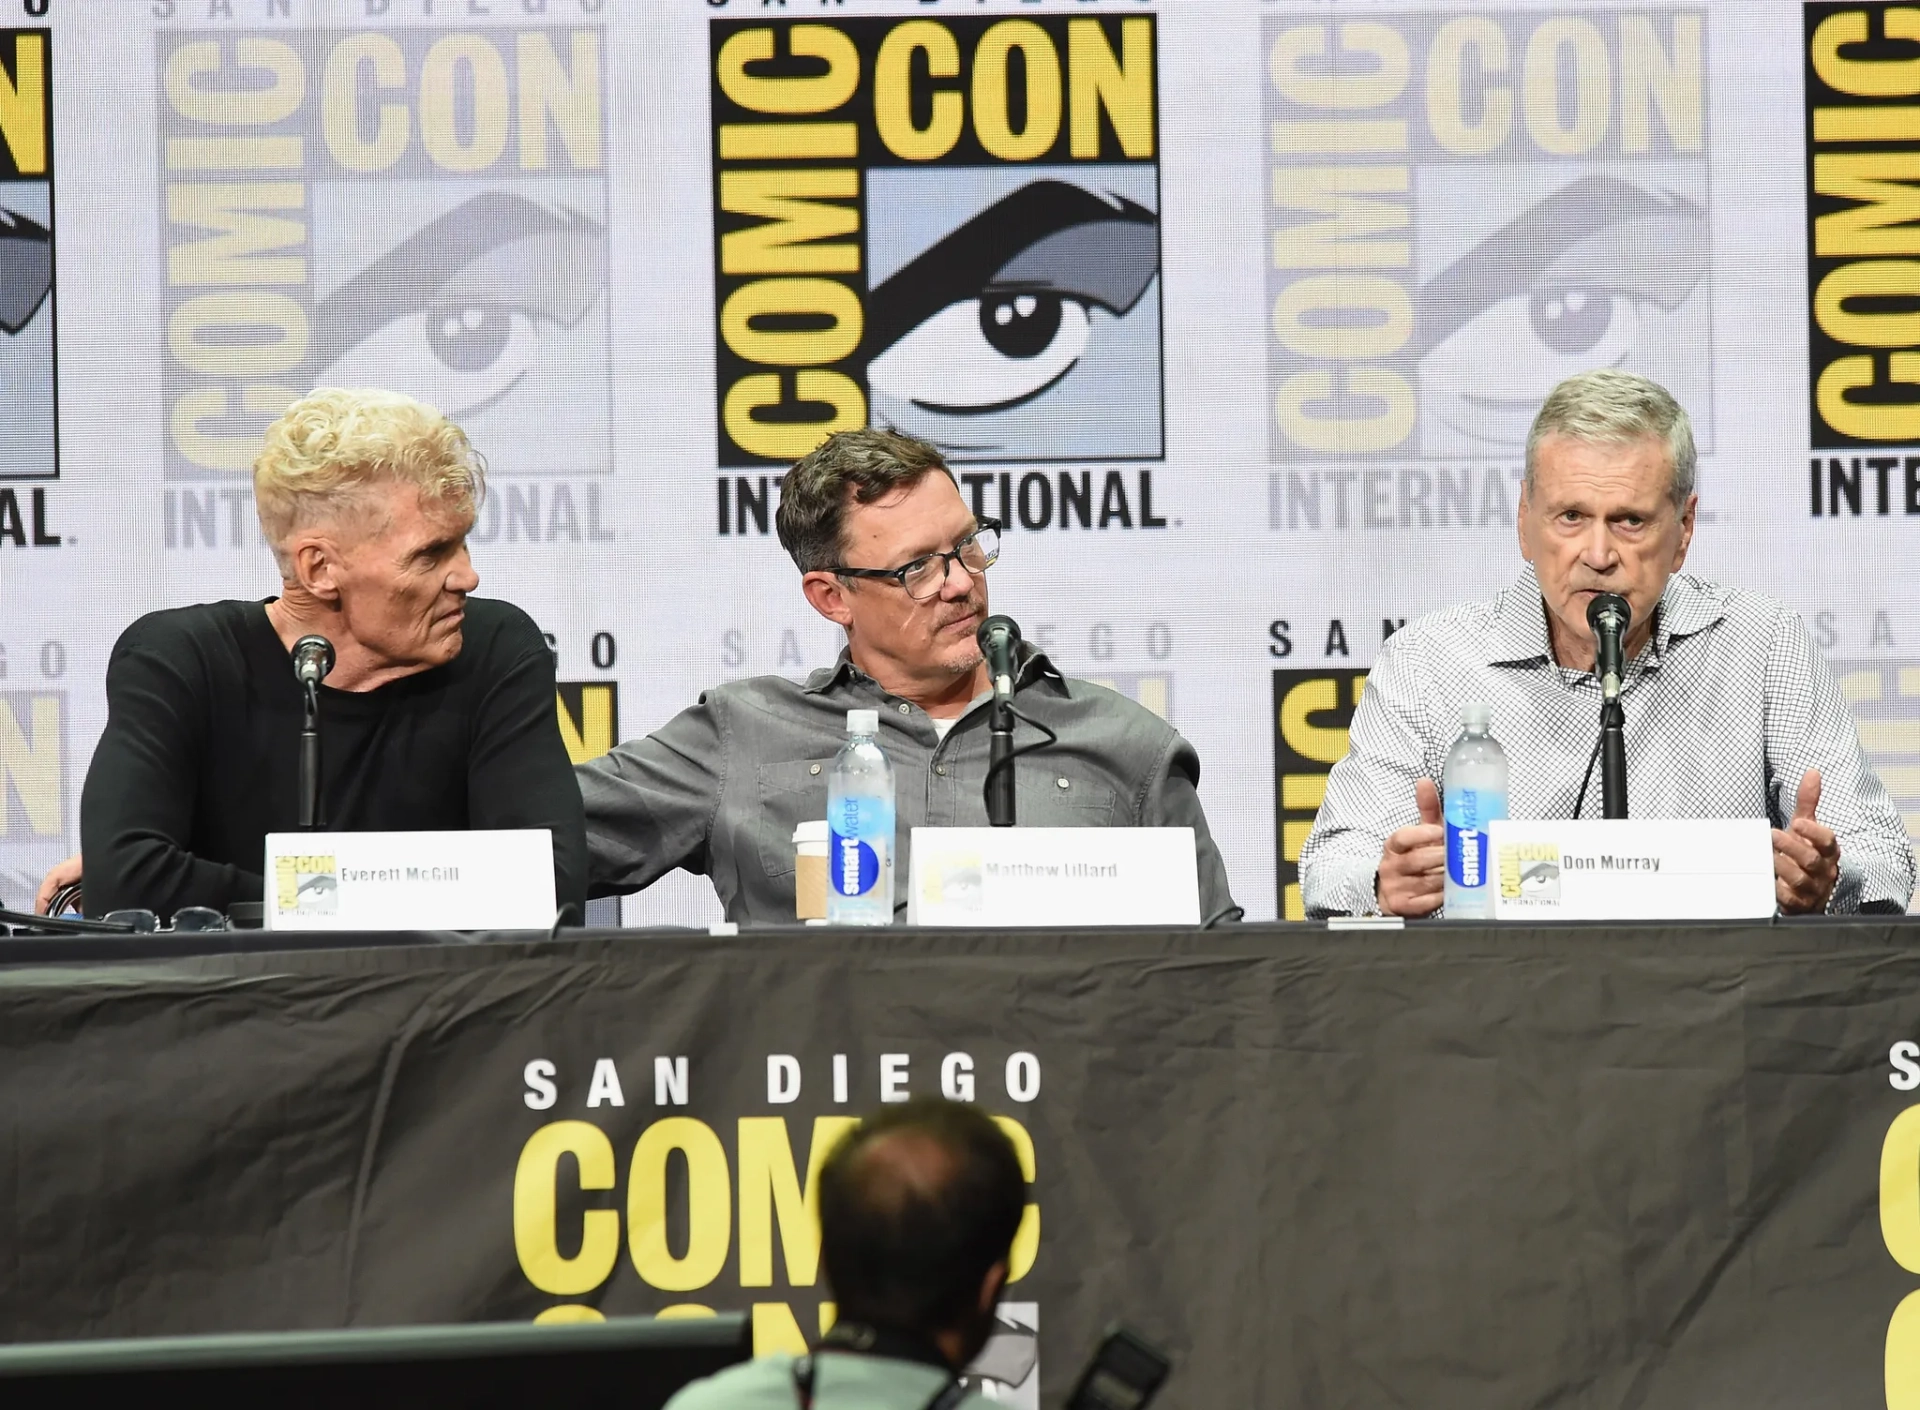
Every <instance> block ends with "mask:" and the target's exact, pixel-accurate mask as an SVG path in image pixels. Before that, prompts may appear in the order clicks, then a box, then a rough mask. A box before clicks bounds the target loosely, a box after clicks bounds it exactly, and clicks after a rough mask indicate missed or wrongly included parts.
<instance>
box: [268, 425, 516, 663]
mask: <svg viewBox="0 0 1920 1410" xmlns="http://www.w3.org/2000/svg"><path fill="white" fill-rule="evenodd" d="M485 490H486V477H485V467H484V465H483V463H482V461H481V459H480V457H479V455H478V453H477V452H475V451H474V449H473V447H472V446H471V445H469V444H468V442H467V438H466V435H465V433H464V432H462V431H461V430H460V428H459V427H458V426H456V425H454V424H453V423H452V422H451V421H449V420H448V419H447V418H446V417H445V416H442V415H441V414H440V413H439V412H438V411H436V410H434V409H433V408H432V407H430V406H426V405H424V404H422V403H420V402H417V401H415V400H413V399H412V398H411V397H407V396H403V395H401V394H400V393H398V392H387V391H379V390H374V389H366V388H358V389H350V388H341V387H322V388H319V389H317V390H315V391H313V392H310V393H308V394H307V395H306V396H304V397H302V398H300V400H298V401H296V402H295V403H293V405H291V406H289V407H288V408H287V409H286V411H285V412H283V413H282V414H281V416H280V418H279V420H277V421H275V422H274V423H273V425H272V426H270V427H268V428H267V435H266V443H265V445H264V446H263V447H262V449H261V451H260V454H259V456H258V457H257V458H256V459H255V460H254V463H253V497H254V504H255V508H256V509H257V511H258V513H259V516H260V528H261V532H262V533H263V534H264V536H265V538H266V540H267V543H268V545H269V546H270V547H271V548H272V549H273V557H274V561H275V562H276V563H277V564H278V565H279V568H280V578H281V582H282V590H281V596H280V600H279V601H278V602H276V603H274V604H273V605H272V607H270V608H269V609H268V615H269V616H270V617H271V618H272V619H273V623H274V626H275V629H276V630H278V631H279V633H280V635H281V636H282V637H283V638H285V639H287V640H289V641H290V640H291V639H292V638H293V637H296V636H299V635H302V634H304V633H306V632H317V633H319V634H320V635H322V636H325V637H327V638H328V639H329V640H330V641H332V642H333V645H334V649H335V651H336V653H337V656H338V665H337V667H336V673H335V675H334V676H333V677H331V678H330V679H329V681H328V684H330V685H336V686H339V687H340V688H343V689H354V688H356V685H357V686H359V688H368V686H370V685H374V684H379V683H381V682H382V681H384V680H390V679H394V678H396V677H398V676H403V675H408V674H411V673H413V672H416V671H422V670H428V669H431V668H432V667H435V666H441V665H445V664H446V663H447V662H449V661H451V660H452V659H453V658H454V657H455V656H457V655H459V654H460V646H461V626H462V623H463V622H464V620H465V607H466V599H467V594H469V593H470V592H472V591H473V590H474V589H475V588H477V587H478V586H479V583H480V578H479V575H478V574H477V573H475V572H474V570H473V562H472V560H471V558H470V557H469V556H468V553H467V535H468V533H469V532H470V531H471V530H472V528H473V523H474V517H475V515H476V514H477V513H478V511H479V507H480V503H481V500H482V497H483V496H484V494H485Z"/></svg>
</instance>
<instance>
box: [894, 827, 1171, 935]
mask: <svg viewBox="0 0 1920 1410" xmlns="http://www.w3.org/2000/svg"><path fill="white" fill-rule="evenodd" d="M912 848H913V849H912V861H911V863H910V867H909V872H908V877H907V922H908V924H910V925H1198V924H1199V923H1200V882H1199V872H1198V870H1197V868H1196V866H1195V864H1194V852H1193V829H1192V828H1190V827H916V828H915V829H914V830H913V844H912Z"/></svg>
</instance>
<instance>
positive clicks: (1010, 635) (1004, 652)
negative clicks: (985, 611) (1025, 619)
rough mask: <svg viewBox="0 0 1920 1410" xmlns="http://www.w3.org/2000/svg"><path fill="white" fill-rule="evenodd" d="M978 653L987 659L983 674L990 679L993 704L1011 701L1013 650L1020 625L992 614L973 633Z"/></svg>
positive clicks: (1018, 637)
mask: <svg viewBox="0 0 1920 1410" xmlns="http://www.w3.org/2000/svg"><path fill="white" fill-rule="evenodd" d="M974 637H975V639H976V640H977V641H978V642H979V643H980V654H981V655H982V656H984V657H986V658H987V674H988V675H989V676H991V677H992V678H993V698H994V701H995V702H996V703H998V702H1000V701H1005V700H1012V699H1013V657H1014V649H1015V648H1016V647H1018V646H1019V645H1020V624H1019V623H1018V622H1016V621H1014V620H1013V618H1011V617H1003V616H999V615H997V614H996V615H995V616H992V617H989V618H987V620H986V621H984V622H982V623H981V624H980V630H979V631H978V632H976V633H974Z"/></svg>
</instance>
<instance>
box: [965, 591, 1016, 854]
mask: <svg viewBox="0 0 1920 1410" xmlns="http://www.w3.org/2000/svg"><path fill="white" fill-rule="evenodd" d="M974 635H975V637H976V639H977V640H978V641H979V643H980V654H981V655H982V656H984V657H986V658H987V674H988V675H989V676H991V677H992V678H993V703H992V705H990V706H989V707H988V711H987V782H986V785H985V788H984V790H983V794H984V798H985V802H986V805H987V822H988V823H989V824H991V825H992V826H994V827H1012V826H1013V825H1014V807H1015V804H1014V790H1013V754H1014V751H1013V657H1014V648H1015V647H1017V646H1019V645H1020V624H1019V623H1018V622H1016V621H1014V620H1013V618H1011V617H1000V616H994V617H989V618H987V620H986V621H984V622H982V623H981V624H980V630H979V631H978V632H976V633H975V634H974Z"/></svg>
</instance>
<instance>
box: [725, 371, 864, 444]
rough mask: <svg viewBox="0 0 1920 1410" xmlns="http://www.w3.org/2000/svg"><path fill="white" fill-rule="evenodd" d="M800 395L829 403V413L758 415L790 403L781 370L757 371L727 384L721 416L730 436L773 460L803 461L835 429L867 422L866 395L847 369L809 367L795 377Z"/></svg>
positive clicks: (807, 398) (838, 429) (848, 428)
mask: <svg viewBox="0 0 1920 1410" xmlns="http://www.w3.org/2000/svg"><path fill="white" fill-rule="evenodd" d="M793 381H794V387H793V390H794V393H795V399H796V400H798V401H803V402H824V403H825V404H826V405H827V407H828V408H829V414H828V415H827V416H826V418H825V419H823V420H818V421H763V420H761V419H760V418H759V417H758V416H756V415H755V414H754V413H755V412H758V411H761V410H763V409H765V408H767V407H772V406H780V405H782V404H785V403H786V395H785V391H784V389H783V387H782V385H781V380H780V374H779V373H777V372H756V373H753V374H752V375H750V376H746V377H742V378H741V379H740V380H739V381H737V382H735V383H734V384H733V385H732V386H731V387H729V388H727V399H726V403H725V405H724V407H723V408H722V413H721V414H722V416H723V417H724V419H725V421H726V425H727V434H728V435H729V436H732V437H733V441H734V444H735V445H737V446H739V447H740V449H742V450H744V451H745V452H747V454H749V455H759V456H764V457H766V458H767V459H769V460H798V459H799V458H800V457H801V456H803V455H805V454H806V453H807V452H808V451H810V450H812V449H813V448H814V447H815V446H817V445H819V444H820V442H822V441H824V440H825V439H826V438H827V437H828V436H831V435H832V434H833V433H834V432H835V431H853V430H857V429H859V428H860V427H862V426H864V425H866V424H867V397H866V393H865V392H863V391H861V390H860V384H859V383H858V382H856V381H854V380H853V378H851V377H849V376H847V375H846V374H845V373H844V372H833V371H828V370H823V369H820V368H809V369H808V370H807V371H804V372H799V373H796V374H795V375H794V379H793Z"/></svg>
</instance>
